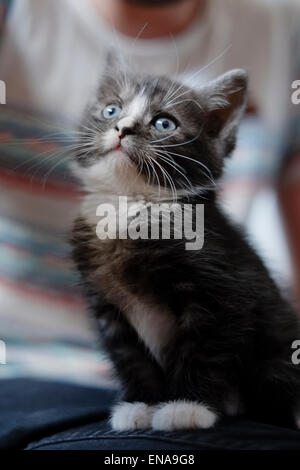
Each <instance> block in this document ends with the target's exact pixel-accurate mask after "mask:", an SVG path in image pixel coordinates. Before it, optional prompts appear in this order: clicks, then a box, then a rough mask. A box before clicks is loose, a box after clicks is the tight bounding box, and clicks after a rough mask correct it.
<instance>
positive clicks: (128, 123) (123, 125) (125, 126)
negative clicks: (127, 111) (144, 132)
mask: <svg viewBox="0 0 300 470" xmlns="http://www.w3.org/2000/svg"><path fill="white" fill-rule="evenodd" d="M116 130H117V131H118V132H119V137H120V139H122V138H123V137H125V136H126V135H130V134H134V122H133V120H132V118H130V117H125V118H123V119H120V121H119V122H118V124H117V125H116Z"/></svg>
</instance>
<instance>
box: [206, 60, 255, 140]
mask: <svg viewBox="0 0 300 470" xmlns="http://www.w3.org/2000/svg"><path fill="white" fill-rule="evenodd" d="M247 84H248V75H247V72H246V71H245V70H242V69H235V70H231V71H230V72H227V73H225V74H223V75H221V76H220V77H218V78H217V79H216V80H214V81H213V82H211V83H210V84H209V85H208V86H205V87H204V88H203V89H202V90H200V97H201V98H203V99H204V107H205V124H204V129H205V131H206V133H207V134H208V135H209V136H210V137H218V136H219V135H220V136H221V135H222V136H223V137H224V138H229V137H232V138H234V136H235V133H236V128H237V125H238V123H239V121H240V119H241V117H242V114H243V111H244V109H245V104H246V99H247Z"/></svg>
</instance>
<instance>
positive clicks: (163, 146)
mask: <svg viewBox="0 0 300 470" xmlns="http://www.w3.org/2000/svg"><path fill="white" fill-rule="evenodd" d="M201 132H202V128H201V129H200V132H199V134H197V135H196V136H195V137H193V138H192V139H190V140H186V141H185V142H180V143H178V144H165V145H152V147H153V148H155V149H161V148H162V149H165V148H168V147H180V146H182V145H187V144H191V143H192V142H194V141H195V140H197V139H198V138H199V137H200V135H201Z"/></svg>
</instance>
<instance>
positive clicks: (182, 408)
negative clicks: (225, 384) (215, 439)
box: [152, 400, 218, 431]
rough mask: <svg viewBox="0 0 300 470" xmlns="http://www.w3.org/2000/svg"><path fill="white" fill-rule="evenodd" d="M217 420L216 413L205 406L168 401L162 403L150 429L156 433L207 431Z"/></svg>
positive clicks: (181, 401)
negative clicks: (180, 430)
mask: <svg viewBox="0 0 300 470" xmlns="http://www.w3.org/2000/svg"><path fill="white" fill-rule="evenodd" d="M217 419H218V416H217V415H216V413H214V412H213V411H211V410H210V409H209V408H208V407H207V406H206V405H203V404H201V403H197V402H193V401H185V400H178V401H170V402H167V403H162V404H160V405H159V407H158V408H157V409H156V411H155V412H154V414H153V418H152V428H153V429H155V430H157V431H177V430H179V429H208V428H211V427H212V426H214V424H215V423H216V421H217Z"/></svg>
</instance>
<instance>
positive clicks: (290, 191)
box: [278, 2, 300, 311]
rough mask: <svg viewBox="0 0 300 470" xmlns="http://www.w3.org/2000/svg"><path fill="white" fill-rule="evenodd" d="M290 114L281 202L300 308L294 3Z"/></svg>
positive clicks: (299, 23)
mask: <svg viewBox="0 0 300 470" xmlns="http://www.w3.org/2000/svg"><path fill="white" fill-rule="evenodd" d="M291 7H294V8H291V11H290V14H291V17H292V20H291V24H293V25H294V28H293V34H292V35H291V38H292V43H291V79H290V82H291V83H290V85H291V117H290V121H289V129H288V142H287V147H286V153H285V158H284V161H283V164H282V167H281V171H280V175H279V184H278V194H279V201H280V206H281V211H282V216H283V219H284V223H285V227H286V231H287V237H288V241H289V247H290V252H291V258H292V263H293V268H294V280H295V281H294V287H295V292H296V295H297V298H298V302H299V311H300V88H298V86H299V84H300V7H299V4H296V3H293V2H291ZM298 81H299V82H298Z"/></svg>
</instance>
